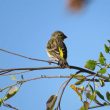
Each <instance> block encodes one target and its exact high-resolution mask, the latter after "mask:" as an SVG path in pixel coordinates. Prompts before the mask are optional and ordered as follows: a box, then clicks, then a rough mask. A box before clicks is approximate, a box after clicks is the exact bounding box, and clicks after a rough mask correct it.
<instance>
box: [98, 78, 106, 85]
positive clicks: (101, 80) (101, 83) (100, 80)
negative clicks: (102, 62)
mask: <svg viewBox="0 0 110 110" xmlns="http://www.w3.org/2000/svg"><path fill="white" fill-rule="evenodd" d="M99 83H100V86H101V87H103V86H105V82H104V80H103V79H99Z"/></svg>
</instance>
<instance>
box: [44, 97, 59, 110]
mask: <svg viewBox="0 0 110 110" xmlns="http://www.w3.org/2000/svg"><path fill="white" fill-rule="evenodd" d="M56 100H57V96H56V95H52V96H50V97H49V99H48V101H47V103H46V106H47V108H46V110H53V108H54V105H55V102H56Z"/></svg>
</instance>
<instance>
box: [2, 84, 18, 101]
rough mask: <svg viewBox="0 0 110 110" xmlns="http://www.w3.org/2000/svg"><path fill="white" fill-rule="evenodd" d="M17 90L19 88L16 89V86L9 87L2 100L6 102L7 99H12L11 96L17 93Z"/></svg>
mask: <svg viewBox="0 0 110 110" xmlns="http://www.w3.org/2000/svg"><path fill="white" fill-rule="evenodd" d="M18 90H19V88H18V87H17V86H13V87H11V88H10V89H9V90H8V92H7V94H6V95H5V97H4V98H3V100H4V101H5V100H7V99H9V98H11V97H13V96H14V95H15V94H16V93H17V92H18Z"/></svg>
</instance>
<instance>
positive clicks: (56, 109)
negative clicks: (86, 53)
mask: <svg viewBox="0 0 110 110" xmlns="http://www.w3.org/2000/svg"><path fill="white" fill-rule="evenodd" d="M80 72H81V71H80V70H79V71H77V72H76V73H75V74H76V75H77V74H79V73H80ZM73 77H74V75H73V76H71V77H70V78H69V79H68V80H67V81H66V83H65V85H64V87H63V89H62V91H61V94H60V97H59V100H58V105H57V107H56V108H55V110H58V109H59V110H61V109H60V103H61V99H62V96H63V93H64V90H65V88H66V87H67V85H68V83H69V82H70V81H71V79H73Z"/></svg>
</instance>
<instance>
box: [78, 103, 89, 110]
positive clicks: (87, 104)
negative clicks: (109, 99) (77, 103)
mask: <svg viewBox="0 0 110 110" xmlns="http://www.w3.org/2000/svg"><path fill="white" fill-rule="evenodd" d="M83 104H84V105H83V106H82V107H81V108H80V110H88V108H89V103H88V102H87V101H85V102H84V103H83Z"/></svg>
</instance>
